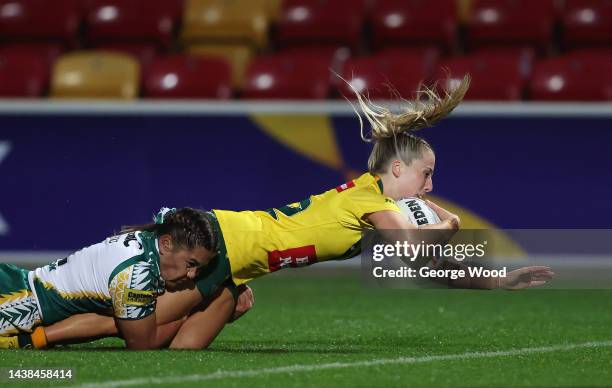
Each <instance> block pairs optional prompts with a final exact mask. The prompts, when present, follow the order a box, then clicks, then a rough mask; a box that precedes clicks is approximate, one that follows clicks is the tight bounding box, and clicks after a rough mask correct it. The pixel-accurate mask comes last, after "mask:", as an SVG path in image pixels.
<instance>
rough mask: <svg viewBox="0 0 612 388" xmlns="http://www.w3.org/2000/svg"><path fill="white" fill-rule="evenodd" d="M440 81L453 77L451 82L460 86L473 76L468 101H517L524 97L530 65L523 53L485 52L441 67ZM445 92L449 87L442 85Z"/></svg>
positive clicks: (453, 60)
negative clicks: (467, 76)
mask: <svg viewBox="0 0 612 388" xmlns="http://www.w3.org/2000/svg"><path fill="white" fill-rule="evenodd" d="M440 68H441V70H440V71H439V72H438V76H437V78H438V80H444V79H445V78H446V77H447V76H448V75H447V74H445V73H446V72H447V71H448V73H450V74H449V75H450V77H451V78H450V80H446V81H445V82H449V81H450V82H458V81H459V80H461V79H462V78H463V76H464V75H465V74H470V76H471V78H472V82H471V84H470V89H469V90H468V92H467V94H466V96H465V98H466V99H468V100H483V101H484V100H496V101H518V100H521V99H522V97H523V94H524V90H525V86H526V80H527V75H528V74H527V73H528V70H529V68H530V63H525V59H524V58H523V57H522V56H521V54H520V53H516V52H513V51H512V52H509V53H504V52H503V51H500V52H482V53H480V54H475V55H470V56H467V57H463V58H452V59H449V60H447V61H446V62H444V63H442V64H441V65H440ZM440 86H442V87H443V88H445V89H448V88H449V87H450V86H452V85H449V84H448V83H445V84H443V85H440Z"/></svg>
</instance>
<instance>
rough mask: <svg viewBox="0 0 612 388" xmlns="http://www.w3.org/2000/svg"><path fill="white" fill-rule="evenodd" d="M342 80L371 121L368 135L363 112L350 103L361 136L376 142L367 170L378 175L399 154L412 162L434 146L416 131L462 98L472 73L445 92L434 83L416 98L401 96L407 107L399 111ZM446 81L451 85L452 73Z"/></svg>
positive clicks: (453, 106) (365, 139)
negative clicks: (415, 133)
mask: <svg viewBox="0 0 612 388" xmlns="http://www.w3.org/2000/svg"><path fill="white" fill-rule="evenodd" d="M341 78H342V77H341ZM342 80H343V81H344V82H346V83H347V84H348V85H349V87H350V88H351V89H352V91H353V93H355V95H356V97H357V102H358V103H359V108H360V110H361V113H363V115H364V116H365V118H366V120H367V121H368V122H369V124H370V127H371V131H370V133H369V136H367V135H366V134H365V129H364V122H363V119H362V117H361V114H360V113H359V112H358V111H357V109H356V108H355V106H354V105H353V104H352V103H351V106H352V107H353V110H354V111H355V113H356V114H357V117H358V118H359V125H360V128H361V139H362V140H363V141H365V142H368V143H374V148H373V149H372V153H371V154H370V157H369V159H368V170H369V171H370V172H371V173H377V174H380V173H383V172H386V170H387V168H388V164H389V162H390V160H391V159H392V158H394V157H399V158H400V159H402V161H403V162H404V163H405V164H406V165H409V164H410V163H411V162H412V160H414V159H415V158H417V157H421V156H422V153H423V150H424V149H430V150H431V149H432V148H431V146H430V145H429V144H428V143H427V142H426V141H425V140H424V139H423V138H421V137H418V136H415V135H414V134H413V132H415V131H418V130H419V129H423V128H427V127H431V126H433V125H434V124H436V123H437V122H439V121H440V120H442V119H443V118H445V117H446V116H448V115H449V114H450V113H451V112H452V111H453V109H455V108H456V107H457V105H459V103H460V102H461V101H462V100H463V97H464V96H465V93H466V92H467V90H468V88H469V87H470V76H469V75H465V76H464V77H463V79H462V80H461V81H460V82H459V83H458V84H457V85H456V86H455V87H454V88H452V90H449V89H450V88H448V89H444V90H443V92H442V93H438V92H436V87H435V86H434V87H431V88H428V87H422V88H421V89H420V90H418V91H417V92H416V99H415V100H414V101H407V100H404V99H401V101H402V102H405V103H406V105H407V106H405V107H403V108H402V109H401V112H400V113H393V112H392V111H391V110H390V109H389V108H386V107H383V106H380V105H377V104H374V103H373V102H372V101H371V100H370V99H369V98H368V97H367V95H366V94H364V93H362V92H359V91H357V90H356V89H355V88H354V87H353V86H352V85H351V84H350V83H349V82H348V81H347V80H345V79H344V78H342ZM445 83H446V85H450V84H452V82H451V78H450V76H449V78H448V79H447V80H446V82H445ZM424 97H425V98H426V99H425V100H424V99H423V98H424ZM349 102H350V101H349Z"/></svg>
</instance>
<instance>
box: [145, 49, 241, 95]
mask: <svg viewBox="0 0 612 388" xmlns="http://www.w3.org/2000/svg"><path fill="white" fill-rule="evenodd" d="M231 94H232V88H231V68H230V65H229V64H228V63H227V62H226V61H224V60H222V59H219V58H214V57H208V58H207V57H195V56H189V55H172V56H167V57H163V58H157V59H155V61H153V63H152V64H151V66H150V67H149V69H148V70H147V71H146V74H145V76H144V93H143V95H144V97H147V98H215V99H227V98H230V97H231Z"/></svg>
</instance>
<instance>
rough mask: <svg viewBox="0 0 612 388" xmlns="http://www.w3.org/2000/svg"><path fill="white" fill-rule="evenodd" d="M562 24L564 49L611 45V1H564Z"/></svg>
mask: <svg viewBox="0 0 612 388" xmlns="http://www.w3.org/2000/svg"><path fill="white" fill-rule="evenodd" d="M562 23H563V29H562V31H563V46H564V48H566V49H571V48H576V47H584V46H594V45H608V46H610V45H612V1H601V0H565V6H564V8H563V16H562Z"/></svg>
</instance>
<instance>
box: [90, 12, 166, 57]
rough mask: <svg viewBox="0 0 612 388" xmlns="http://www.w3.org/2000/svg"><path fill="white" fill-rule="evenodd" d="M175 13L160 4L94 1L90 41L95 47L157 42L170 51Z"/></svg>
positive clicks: (91, 14)
mask: <svg viewBox="0 0 612 388" xmlns="http://www.w3.org/2000/svg"><path fill="white" fill-rule="evenodd" d="M144 10H146V11H144ZM175 12H176V10H174V9H173V8H172V7H169V6H168V4H165V3H164V2H161V1H151V0H91V1H90V6H89V10H88V12H87V30H86V34H87V41H88V43H89V44H90V45H92V46H99V45H101V44H108V43H139V44H142V43H149V44H150V43H154V44H157V45H158V46H159V47H160V48H167V47H168V45H169V44H170V41H171V39H172V32H173V30H174V25H175V17H176V14H175Z"/></svg>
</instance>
